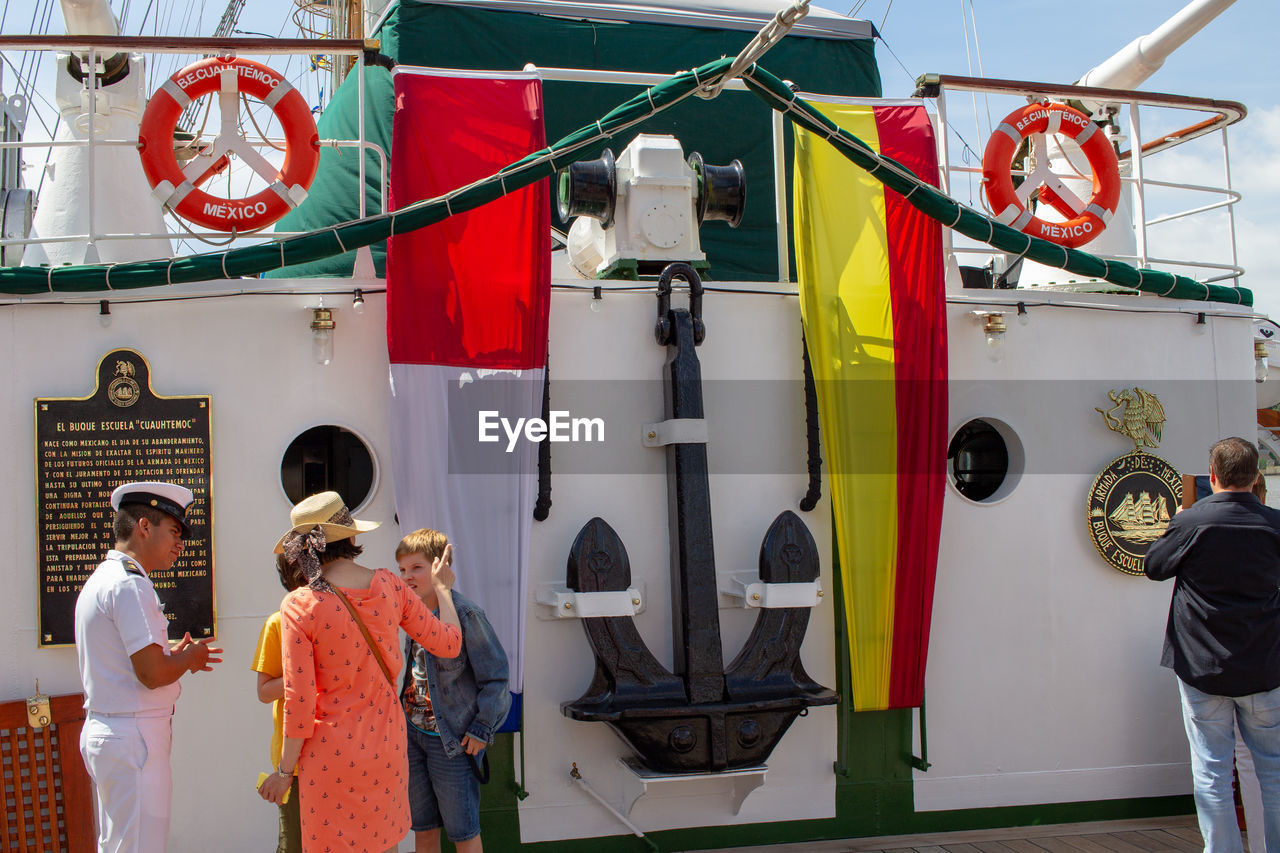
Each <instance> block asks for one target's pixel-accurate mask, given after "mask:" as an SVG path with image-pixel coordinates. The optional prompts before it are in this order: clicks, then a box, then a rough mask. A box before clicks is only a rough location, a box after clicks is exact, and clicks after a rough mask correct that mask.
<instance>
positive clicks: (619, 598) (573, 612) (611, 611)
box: [536, 583, 644, 621]
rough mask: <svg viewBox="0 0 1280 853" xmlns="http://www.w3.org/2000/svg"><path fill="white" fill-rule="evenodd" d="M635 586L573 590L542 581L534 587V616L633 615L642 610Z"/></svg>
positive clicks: (552, 618)
mask: <svg viewBox="0 0 1280 853" xmlns="http://www.w3.org/2000/svg"><path fill="white" fill-rule="evenodd" d="M642 589H643V585H641V586H640V587H639V588H637V587H634V586H632V587H628V588H627V589H625V590H619V591H615V592H574V591H573V590H571V589H565V588H564V587H563V586H562V585H560V584H556V583H551V584H542V585H540V586H539V587H538V588H537V595H536V598H537V601H538V603H539V604H541V605H542V607H540V608H538V618H539V619H542V620H543V621H552V620H555V619H594V618H597V617H600V616H635V615H637V614H639V613H641V612H642V611H643V610H644V596H643V595H642V594H641V590H642Z"/></svg>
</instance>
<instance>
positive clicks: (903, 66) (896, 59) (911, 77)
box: [878, 33, 916, 80]
mask: <svg viewBox="0 0 1280 853" xmlns="http://www.w3.org/2000/svg"><path fill="white" fill-rule="evenodd" d="M878 37H879V39H880V44H882V45H884V49H885V50H887V51H889V55H890V56H892V57H893V61H894V62H896V63H898V67H899V68H901V69H902V73H903V74H906V75H907V79H909V80H914V79H916V75H914V74H912V73H911V69H909V68H907V64H906V63H905V62H903V61H902V59H901V58H900V57H899V56H898V54H896V53H894V52H893V48H891V47H889V42H888V41H886V40H885V37H884V33H879V34H878Z"/></svg>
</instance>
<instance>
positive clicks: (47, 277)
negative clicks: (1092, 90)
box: [44, 266, 53, 293]
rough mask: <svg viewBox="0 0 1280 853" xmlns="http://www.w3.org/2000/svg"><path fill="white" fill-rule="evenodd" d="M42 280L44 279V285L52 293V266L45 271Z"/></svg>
mask: <svg viewBox="0 0 1280 853" xmlns="http://www.w3.org/2000/svg"><path fill="white" fill-rule="evenodd" d="M44 280H45V286H46V287H48V289H49V292H50V293H53V267H52V266H50V267H49V271H48V272H47V273H45V279H44Z"/></svg>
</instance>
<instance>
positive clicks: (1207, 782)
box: [1145, 438, 1280, 853]
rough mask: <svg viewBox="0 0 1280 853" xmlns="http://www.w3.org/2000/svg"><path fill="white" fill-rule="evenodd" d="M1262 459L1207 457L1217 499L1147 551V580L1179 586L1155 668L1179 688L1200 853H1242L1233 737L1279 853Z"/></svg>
mask: <svg viewBox="0 0 1280 853" xmlns="http://www.w3.org/2000/svg"><path fill="white" fill-rule="evenodd" d="M1257 478H1258V449H1257V448H1256V447H1255V446H1254V445H1253V444H1252V443H1251V442H1248V441H1246V440H1244V439H1243V438H1225V439H1223V440H1222V441H1219V442H1218V443H1217V444H1215V445H1214V446H1213V448H1212V449H1211V450H1210V451H1209V484H1210V486H1211V487H1212V489H1213V494H1211V495H1210V496H1208V497H1206V498H1204V499H1202V500H1200V501H1199V502H1197V503H1196V504H1195V506H1193V507H1191V508H1190V509H1187V510H1186V511H1184V512H1180V513H1178V514H1177V515H1176V516H1174V518H1173V520H1172V521H1170V522H1169V527H1168V529H1166V530H1165V532H1164V535H1163V536H1161V537H1160V538H1159V539H1157V540H1156V541H1155V542H1153V543H1152V545H1151V548H1150V550H1149V551H1147V559H1146V567H1145V568H1146V573H1147V577H1149V578H1151V579H1152V580H1158V581H1159V580H1168V579H1169V578H1176V579H1177V580H1176V582H1175V584H1174V588H1173V601H1172V602H1171V604H1170V605H1169V624H1168V627H1167V628H1166V629H1165V641H1164V655H1163V657H1162V659H1161V664H1162V665H1163V666H1168V667H1171V668H1172V669H1173V671H1174V672H1175V673H1176V674H1177V676H1178V689H1179V691H1180V693H1181V695H1182V718H1183V722H1184V724H1185V726H1186V730H1187V740H1188V741H1189V742H1190V745H1191V771H1192V776H1193V779H1194V787H1195V801H1196V812H1197V814H1198V815H1199V820H1200V833H1201V835H1203V836H1204V844H1205V851H1206V853H1240V851H1241V849H1242V848H1241V839H1240V830H1239V826H1238V824H1237V823H1236V812H1235V804H1234V801H1233V797H1232V782H1231V780H1232V754H1233V751H1234V748H1235V727H1236V724H1237V722H1238V723H1239V726H1240V732H1241V735H1242V736H1243V738H1244V742H1245V744H1246V745H1247V746H1248V747H1249V750H1250V752H1251V753H1252V754H1253V759H1254V764H1255V766H1256V768H1257V772H1258V782H1259V784H1260V786H1261V788H1262V799H1263V804H1264V811H1265V815H1266V820H1265V823H1266V842H1267V849H1268V850H1277V851H1280V510H1274V509H1271V508H1269V507H1266V506H1263V504H1262V503H1261V502H1260V501H1259V500H1258V499H1257V498H1256V497H1254V495H1253V493H1252V491H1251V489H1252V487H1253V484H1254V481H1255V480H1256V479H1257Z"/></svg>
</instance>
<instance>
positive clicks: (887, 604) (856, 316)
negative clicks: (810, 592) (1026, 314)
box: [794, 104, 947, 711]
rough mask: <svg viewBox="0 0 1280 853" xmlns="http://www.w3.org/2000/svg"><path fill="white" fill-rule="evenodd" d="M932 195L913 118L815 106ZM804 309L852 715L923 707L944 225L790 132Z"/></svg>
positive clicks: (856, 107)
mask: <svg viewBox="0 0 1280 853" xmlns="http://www.w3.org/2000/svg"><path fill="white" fill-rule="evenodd" d="M817 106H818V108H819V109H820V110H821V111H822V113H823V114H824V115H826V116H827V117H828V118H830V119H831V120H832V121H834V122H835V123H836V124H838V125H839V126H840V127H841V128H843V129H844V130H847V131H849V132H850V133H852V134H854V135H855V136H857V137H858V138H859V139H862V140H863V141H864V142H866V143H867V144H868V145H870V146H871V147H872V148H874V149H876V150H877V151H879V152H880V153H881V154H883V155H885V156H887V157H889V158H891V159H893V160H895V161H896V162H898V163H899V164H901V165H902V166H905V167H906V168H908V169H910V170H911V171H912V172H913V173H915V174H916V176H918V177H920V178H921V179H923V180H925V181H929V182H931V183H935V184H936V182H937V176H938V160H937V148H936V145H935V142H934V134H933V127H932V125H931V124H930V122H929V118H928V115H927V114H926V113H925V110H924V108H923V107H922V106H919V105H914V104H912V105H872V104H852V105H851V104H818V105H817ZM795 151H796V156H795V199H794V204H795V233H796V237H795V244H796V266H797V269H798V271H799V279H800V285H799V287H800V307H801V313H802V316H803V318H804V328H805V339H806V342H807V344H808V348H809V356H810V360H811V362H812V364H813V373H814V379H815V381H816V386H817V390H818V409H819V412H820V417H821V424H822V437H823V456H824V458H825V459H826V464H827V471H828V474H829V479H830V483H831V500H832V507H833V513H834V516H835V530H836V546H837V549H838V552H839V560H840V574H841V583H842V585H843V590H844V601H845V617H846V619H847V623H848V629H849V630H848V634H849V645H850V653H851V660H852V693H853V695H852V697H851V698H852V701H853V707H854V708H855V710H859V711H869V710H880V709H885V708H909V707H914V706H917V705H919V704H920V703H921V701H922V700H923V694H924V670H925V659H926V656H927V653H928V648H929V621H930V615H931V611H932V607H933V586H934V575H935V571H936V568H937V562H938V536H939V532H940V529H941V526H942V499H943V494H944V491H945V488H946V479H945V478H946V457H947V448H946V439H947V436H946V430H947V326H946V301H945V292H944V286H943V267H942V231H941V226H940V225H938V223H936V222H934V221H933V220H931V219H929V218H928V217H926V216H925V215H924V214H922V213H920V212H919V211H917V210H916V209H915V208H913V207H911V206H910V205H909V204H908V203H907V202H906V201H905V200H904V199H903V198H902V196H900V195H898V194H897V193H895V192H893V191H892V190H889V189H886V188H885V187H884V186H883V185H882V184H881V183H880V182H879V181H877V180H875V179H874V178H872V177H871V176H870V175H868V174H867V173H866V172H864V171H862V170H861V169H859V168H858V167H857V166H855V165H853V164H852V163H851V162H849V161H848V160H847V159H845V157H844V156H842V155H841V154H840V153H839V152H838V151H836V150H835V149H834V148H833V147H831V146H830V145H829V144H827V142H826V141H825V140H824V139H823V138H822V137H820V136H816V135H814V134H812V133H809V132H807V131H804V130H801V129H799V128H797V129H796V145H795Z"/></svg>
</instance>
